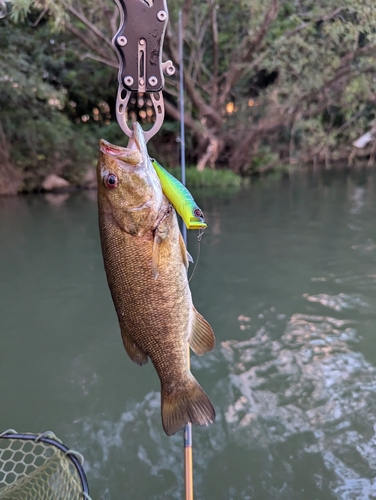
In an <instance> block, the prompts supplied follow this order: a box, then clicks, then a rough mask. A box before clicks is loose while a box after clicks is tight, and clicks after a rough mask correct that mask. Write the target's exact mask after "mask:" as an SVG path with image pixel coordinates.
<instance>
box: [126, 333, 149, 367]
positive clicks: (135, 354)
mask: <svg viewBox="0 0 376 500" xmlns="http://www.w3.org/2000/svg"><path fill="white" fill-rule="evenodd" d="M121 337H122V339H123V344H124V348H125V350H126V351H127V354H128V356H129V357H130V358H131V360H132V361H134V362H135V363H137V364H138V365H140V366H142V365H144V364H145V363H147V362H148V357H147V354H145V353H144V352H142V351H141V349H139V348H138V347H137V346H136V344H135V343H134V342H133V340H132V339H131V338H130V337H129V335H127V334H125V333H124V332H123V330H122V332H121Z"/></svg>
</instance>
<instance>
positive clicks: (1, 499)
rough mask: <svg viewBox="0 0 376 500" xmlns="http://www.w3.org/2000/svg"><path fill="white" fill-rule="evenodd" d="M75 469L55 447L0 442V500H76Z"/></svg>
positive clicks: (9, 440) (79, 490)
mask: <svg viewBox="0 0 376 500" xmlns="http://www.w3.org/2000/svg"><path fill="white" fill-rule="evenodd" d="M84 497H86V498H90V497H88V496H87V495H85V494H83V487H82V483H81V478H80V475H79V474H78V471H77V469H76V466H75V465H74V463H73V462H72V460H71V459H70V457H69V456H68V455H67V454H66V452H64V451H62V450H61V449H59V448H58V447H56V446H54V445H52V444H49V443H46V442H42V441H35V440H27V441H25V440H22V439H12V438H7V439H0V500H5V499H6V500H21V499H22V500H68V499H69V500H76V499H77V500H78V499H82V498H84Z"/></svg>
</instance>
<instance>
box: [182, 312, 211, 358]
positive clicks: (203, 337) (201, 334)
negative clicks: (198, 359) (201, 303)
mask: <svg viewBox="0 0 376 500" xmlns="http://www.w3.org/2000/svg"><path fill="white" fill-rule="evenodd" d="M193 312H194V318H193V327H192V334H191V336H190V338H189V340H188V342H189V345H190V346H191V348H192V350H193V352H195V353H196V354H197V355H198V356H202V355H203V354H205V353H206V352H208V351H212V350H213V349H214V347H215V337H214V332H213V330H212V327H211V326H210V325H209V323H208V322H207V321H206V319H205V318H204V317H203V316H201V314H200V313H199V312H197V310H196V308H195V307H193Z"/></svg>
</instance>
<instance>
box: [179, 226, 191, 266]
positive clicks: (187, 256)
mask: <svg viewBox="0 0 376 500" xmlns="http://www.w3.org/2000/svg"><path fill="white" fill-rule="evenodd" d="M179 245H180V250H181V256H182V257H183V262H184V265H185V267H186V268H187V269H188V266H189V263H190V262H193V259H192V255H191V254H190V253H189V252H188V250H187V247H186V246H185V243H184V240H183V236H182V235H181V233H179Z"/></svg>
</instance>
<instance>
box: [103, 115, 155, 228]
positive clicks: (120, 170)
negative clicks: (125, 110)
mask: <svg viewBox="0 0 376 500" xmlns="http://www.w3.org/2000/svg"><path fill="white" fill-rule="evenodd" d="M97 180H98V203H99V210H100V211H102V214H104V215H105V216H106V217H110V218H112V221H113V222H115V223H116V224H117V225H118V226H119V227H120V228H121V229H122V230H123V231H126V232H127V233H130V234H132V235H138V236H142V235H144V234H145V233H147V232H148V231H150V230H152V229H153V225H154V223H155V220H156V219H157V217H158V214H159V213H160V210H161V207H162V201H163V193H162V187H161V184H160V181H159V179H158V176H157V174H156V172H155V170H154V168H153V166H152V163H151V160H150V158H149V154H148V151H147V147H146V142H145V138H144V132H143V130H142V128H141V126H140V125H139V124H138V123H137V122H135V123H134V124H133V136H132V137H131V138H130V139H129V143H128V147H126V148H124V147H121V146H114V145H113V144H110V143H109V142H107V141H105V140H104V139H101V141H100V154H99V160H98V166H97Z"/></svg>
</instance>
